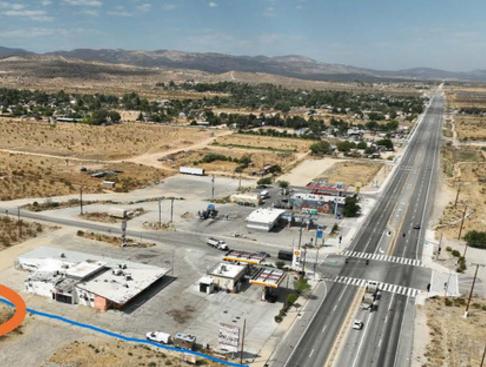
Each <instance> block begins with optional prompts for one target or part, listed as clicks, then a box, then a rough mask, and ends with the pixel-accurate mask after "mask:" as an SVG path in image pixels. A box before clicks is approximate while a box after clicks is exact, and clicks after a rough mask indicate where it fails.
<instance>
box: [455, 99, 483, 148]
mask: <svg viewBox="0 0 486 367" xmlns="http://www.w3.org/2000/svg"><path fill="white" fill-rule="evenodd" d="M485 107H486V105H485ZM454 124H455V129H456V132H457V138H458V139H459V140H460V141H462V142H464V141H482V140H483V141H484V140H486V117H482V116H471V115H457V116H455V117H454Z"/></svg>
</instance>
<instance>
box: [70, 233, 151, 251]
mask: <svg viewBox="0 0 486 367" xmlns="http://www.w3.org/2000/svg"><path fill="white" fill-rule="evenodd" d="M76 235H78V236H79V237H83V238H86V239H88V240H93V241H98V242H103V243H107V244H110V245H113V246H117V247H122V244H123V241H122V239H121V237H120V236H108V235H106V234H101V233H95V232H85V231H81V230H79V231H78V232H77V233H76ZM125 245H126V247H135V248H148V247H154V246H155V243H153V242H140V241H134V240H132V239H131V238H127V240H126V243H125Z"/></svg>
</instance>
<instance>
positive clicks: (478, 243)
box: [464, 231, 486, 249]
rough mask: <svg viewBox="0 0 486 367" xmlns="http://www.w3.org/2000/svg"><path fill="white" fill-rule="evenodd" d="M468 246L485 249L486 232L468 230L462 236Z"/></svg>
mask: <svg viewBox="0 0 486 367" xmlns="http://www.w3.org/2000/svg"><path fill="white" fill-rule="evenodd" d="M464 239H465V240H466V242H467V245H468V246H471V247H475V248H481V249H486V232H480V231H469V232H467V233H466V235H465V236H464Z"/></svg>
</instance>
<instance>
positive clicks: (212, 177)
mask: <svg viewBox="0 0 486 367" xmlns="http://www.w3.org/2000/svg"><path fill="white" fill-rule="evenodd" d="M211 200H214V175H212V176H211Z"/></svg>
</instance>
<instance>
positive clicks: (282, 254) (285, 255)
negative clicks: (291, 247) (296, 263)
mask: <svg viewBox="0 0 486 367" xmlns="http://www.w3.org/2000/svg"><path fill="white" fill-rule="evenodd" d="M293 257H294V255H293V253H292V251H286V250H280V251H279V252H278V258H279V259H280V260H288V261H292V258H293Z"/></svg>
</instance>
